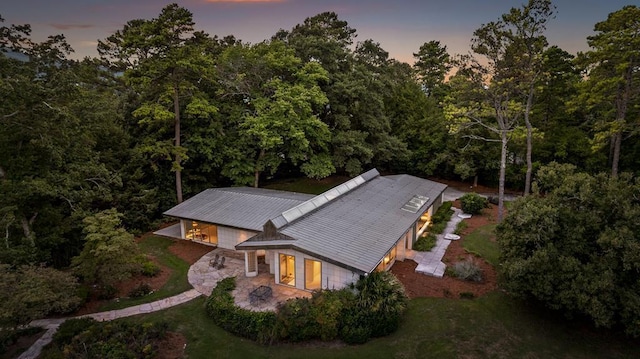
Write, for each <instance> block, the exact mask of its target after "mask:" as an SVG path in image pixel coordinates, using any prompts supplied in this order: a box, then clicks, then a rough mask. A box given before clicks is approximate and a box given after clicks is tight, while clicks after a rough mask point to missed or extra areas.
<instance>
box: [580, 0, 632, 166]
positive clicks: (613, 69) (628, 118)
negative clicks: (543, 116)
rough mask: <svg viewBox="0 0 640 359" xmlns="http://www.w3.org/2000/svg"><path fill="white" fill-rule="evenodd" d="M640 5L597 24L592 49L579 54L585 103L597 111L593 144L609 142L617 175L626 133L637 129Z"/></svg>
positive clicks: (591, 37) (612, 162)
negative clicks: (583, 74) (583, 72)
mask: <svg viewBox="0 0 640 359" xmlns="http://www.w3.org/2000/svg"><path fill="white" fill-rule="evenodd" d="M639 18H640V8H638V7H637V6H633V5H629V6H625V7H623V8H622V9H621V10H618V11H616V12H613V13H611V14H609V16H608V17H607V20H605V21H602V22H599V23H597V24H596V25H595V27H594V30H595V31H596V32H597V34H596V35H593V36H589V37H588V38H587V43H588V44H589V46H590V47H591V48H592V50H590V51H587V52H586V53H580V54H579V55H578V63H579V64H582V65H583V66H584V67H585V68H586V75H587V76H588V79H587V81H586V82H585V83H584V86H583V88H582V98H583V103H586V105H587V107H588V108H590V109H592V110H594V111H597V112H598V113H599V116H600V121H599V122H598V124H597V126H596V134H595V138H594V145H595V147H596V148H598V147H601V146H602V145H603V143H605V142H606V140H607V139H608V140H609V144H610V148H611V150H610V153H611V156H610V162H611V174H612V175H613V176H617V175H618V171H619V161H620V148H621V146H622V141H623V140H624V139H625V134H629V133H635V132H637V130H638V121H637V120H635V121H634V117H636V118H637V116H635V115H633V114H637V112H636V111H633V106H634V105H633V104H637V103H638V101H639V100H638V97H639V96H638V95H639V94H640V83H639V81H640V72H639V71H638V67H639V66H640V21H638V19H639Z"/></svg>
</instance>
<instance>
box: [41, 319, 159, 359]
mask: <svg viewBox="0 0 640 359" xmlns="http://www.w3.org/2000/svg"><path fill="white" fill-rule="evenodd" d="M167 328H168V324H167V323H166V322H159V323H142V324H137V323H132V322H124V321H111V322H96V321H95V320H93V319H90V318H82V319H70V320H67V321H66V322H64V323H63V324H62V325H60V328H59V329H58V331H57V332H56V334H55V335H54V337H53V341H52V344H51V346H50V347H48V348H46V349H45V352H44V353H43V355H42V357H43V358H136V359H137V358H154V357H156V355H157V350H158V345H159V343H160V342H162V340H163V338H164V337H165V335H166V332H167Z"/></svg>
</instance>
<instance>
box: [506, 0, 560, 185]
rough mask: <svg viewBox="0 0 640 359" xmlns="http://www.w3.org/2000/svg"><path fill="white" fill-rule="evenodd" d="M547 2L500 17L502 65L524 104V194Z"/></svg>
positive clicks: (534, 2)
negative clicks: (503, 47) (502, 49)
mask: <svg viewBox="0 0 640 359" xmlns="http://www.w3.org/2000/svg"><path fill="white" fill-rule="evenodd" d="M553 12H554V7H553V6H552V5H551V0H529V3H528V4H527V5H526V6H524V7H523V8H522V9H518V8H511V11H510V12H509V13H508V14H504V15H502V22H503V23H504V30H503V31H505V34H504V36H505V38H504V39H505V44H504V45H503V46H505V56H504V57H505V58H504V61H505V63H504V65H505V67H508V68H510V69H511V71H512V72H513V73H512V76H513V77H514V79H515V81H516V82H518V83H519V85H520V86H518V87H516V90H517V91H518V92H519V93H518V95H519V96H520V97H521V101H522V102H524V110H523V112H524V113H523V117H524V122H525V126H526V128H527V132H526V141H527V151H526V161H527V172H526V176H525V182H524V194H525V195H527V194H529V192H530V189H531V173H532V171H533V162H532V152H533V126H532V124H531V117H530V116H531V109H532V106H533V98H534V95H535V90H536V89H535V85H536V83H537V80H538V78H539V77H540V75H541V72H542V63H543V61H544V56H543V54H544V50H545V48H546V46H547V39H546V37H545V36H544V35H543V34H544V31H545V30H546V25H547V22H548V21H549V19H550V18H551V16H552V15H553Z"/></svg>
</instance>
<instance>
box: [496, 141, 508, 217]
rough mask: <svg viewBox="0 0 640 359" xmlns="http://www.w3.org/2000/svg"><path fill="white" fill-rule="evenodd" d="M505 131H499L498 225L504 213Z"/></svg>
mask: <svg viewBox="0 0 640 359" xmlns="http://www.w3.org/2000/svg"><path fill="white" fill-rule="evenodd" d="M507 142H508V139H507V131H506V130H501V131H500V144H501V145H502V149H501V151H500V181H499V185H498V223H500V222H502V217H503V212H504V182H505V174H506V172H507Z"/></svg>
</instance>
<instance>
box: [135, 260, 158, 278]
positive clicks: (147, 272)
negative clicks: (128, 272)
mask: <svg viewBox="0 0 640 359" xmlns="http://www.w3.org/2000/svg"><path fill="white" fill-rule="evenodd" d="M160 271H161V269H160V266H158V265H157V264H155V263H154V262H153V261H150V260H146V261H144V262H142V268H141V269H140V272H141V273H142V275H143V276H145V277H155V276H157V275H158V274H160Z"/></svg>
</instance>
